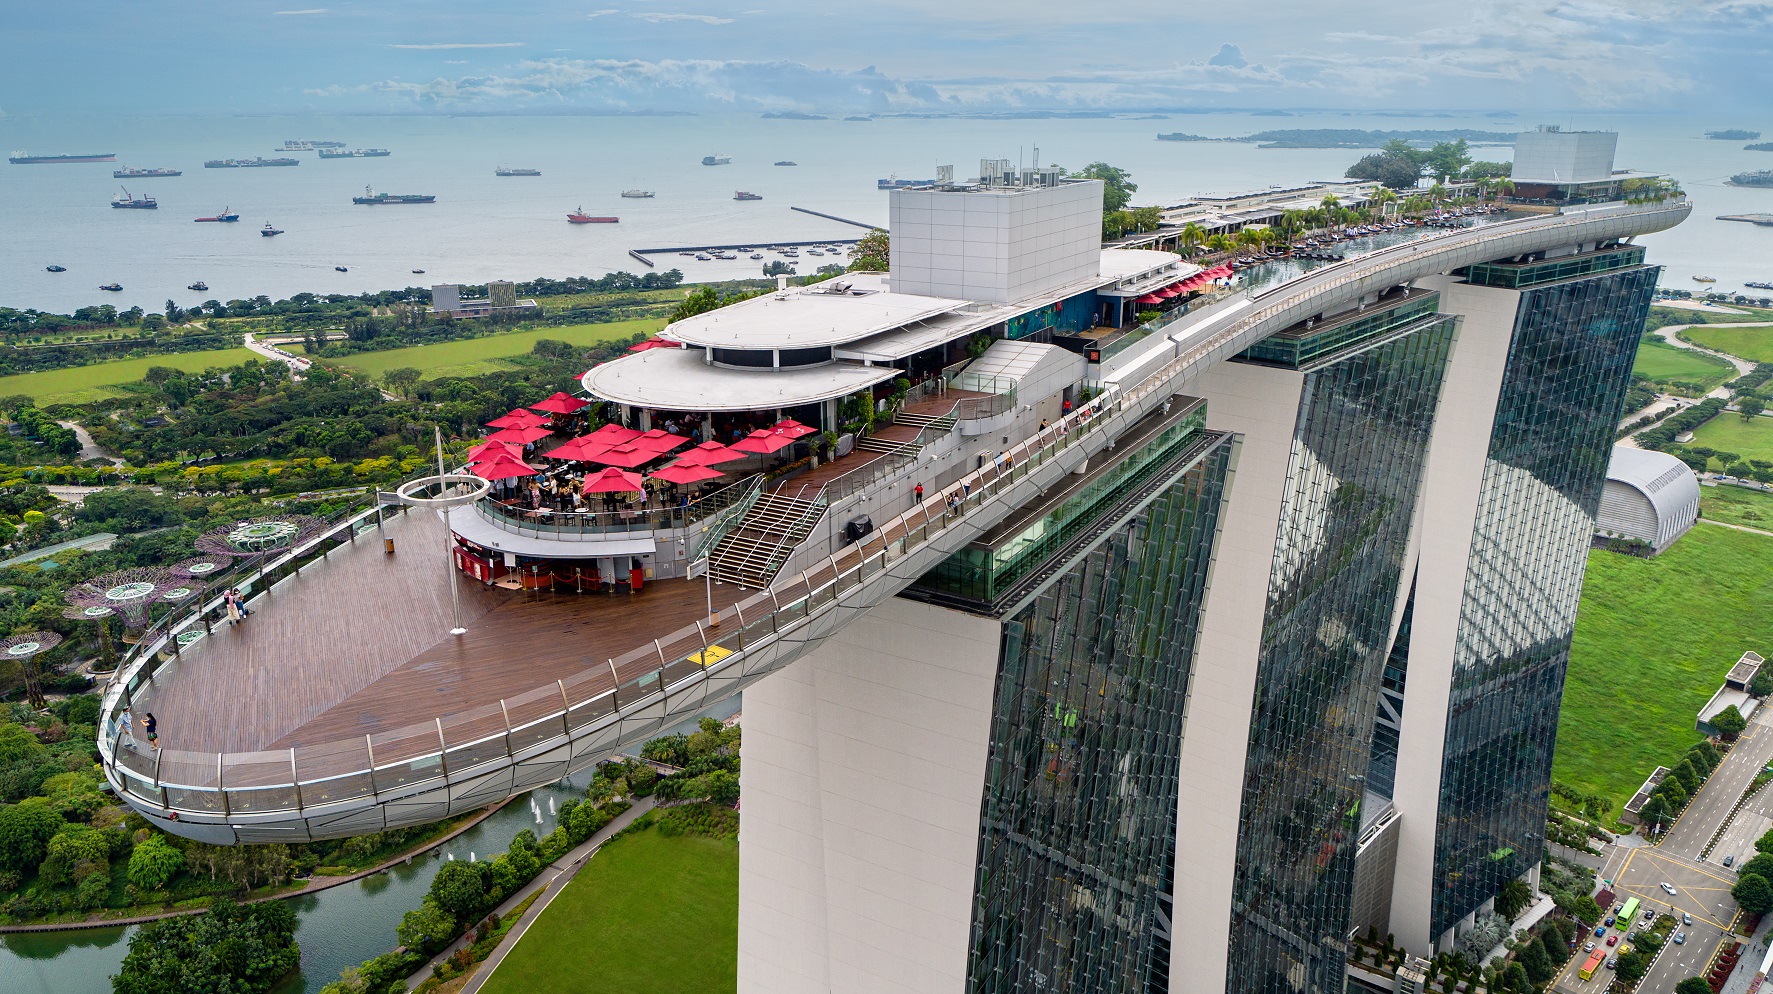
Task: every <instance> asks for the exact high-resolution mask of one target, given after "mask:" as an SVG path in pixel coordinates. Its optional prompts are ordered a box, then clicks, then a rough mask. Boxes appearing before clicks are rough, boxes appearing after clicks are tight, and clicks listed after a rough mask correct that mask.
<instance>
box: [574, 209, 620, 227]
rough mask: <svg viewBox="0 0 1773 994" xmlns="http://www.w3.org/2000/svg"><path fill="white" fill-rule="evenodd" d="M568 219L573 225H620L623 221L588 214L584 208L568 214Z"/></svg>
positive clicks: (617, 218) (616, 218)
mask: <svg viewBox="0 0 1773 994" xmlns="http://www.w3.org/2000/svg"><path fill="white" fill-rule="evenodd" d="M566 219H567V221H568V222H570V223H572V224H617V223H620V221H621V220H622V219H621V218H619V217H599V216H596V215H592V214H587V213H585V208H583V207H580V208H579V209H578V210H576V211H573V212H572V213H571V214H568V215H567V216H566Z"/></svg>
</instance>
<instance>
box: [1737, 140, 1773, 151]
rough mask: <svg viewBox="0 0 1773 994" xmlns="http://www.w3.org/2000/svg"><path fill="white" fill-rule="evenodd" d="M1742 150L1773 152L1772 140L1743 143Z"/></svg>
mask: <svg viewBox="0 0 1773 994" xmlns="http://www.w3.org/2000/svg"><path fill="white" fill-rule="evenodd" d="M1742 150H1743V151H1744V152H1773V142H1762V143H1760V144H1759V145H1744V146H1742Z"/></svg>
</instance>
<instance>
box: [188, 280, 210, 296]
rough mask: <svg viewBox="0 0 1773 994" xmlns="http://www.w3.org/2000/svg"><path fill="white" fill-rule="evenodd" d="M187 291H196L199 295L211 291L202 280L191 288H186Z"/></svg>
mask: <svg viewBox="0 0 1773 994" xmlns="http://www.w3.org/2000/svg"><path fill="white" fill-rule="evenodd" d="M185 289H187V290H196V291H197V292H198V293H204V292H206V291H208V290H209V284H208V283H205V282H203V281H202V280H198V281H197V282H195V283H193V284H191V285H190V286H188V287H185Z"/></svg>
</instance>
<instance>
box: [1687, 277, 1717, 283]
mask: <svg viewBox="0 0 1773 994" xmlns="http://www.w3.org/2000/svg"><path fill="white" fill-rule="evenodd" d="M1717 281H1718V278H1717V277H1716V276H1695V277H1693V282H1695V283H1716V282H1717Z"/></svg>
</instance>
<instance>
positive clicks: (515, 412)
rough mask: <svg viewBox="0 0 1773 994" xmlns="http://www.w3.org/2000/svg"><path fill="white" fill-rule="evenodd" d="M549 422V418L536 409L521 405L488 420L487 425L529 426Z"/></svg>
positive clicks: (501, 426)
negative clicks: (531, 409)
mask: <svg viewBox="0 0 1773 994" xmlns="http://www.w3.org/2000/svg"><path fill="white" fill-rule="evenodd" d="M547 423H548V419H547V418H544V417H542V416H541V415H540V414H537V413H536V412H534V411H526V410H524V409H523V408H521V407H514V408H512V409H511V410H510V411H508V412H506V413H505V414H503V415H500V416H499V417H496V418H494V419H492V420H491V421H488V422H487V423H486V426H487V427H488V428H529V427H532V426H534V425H545V424H547Z"/></svg>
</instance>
